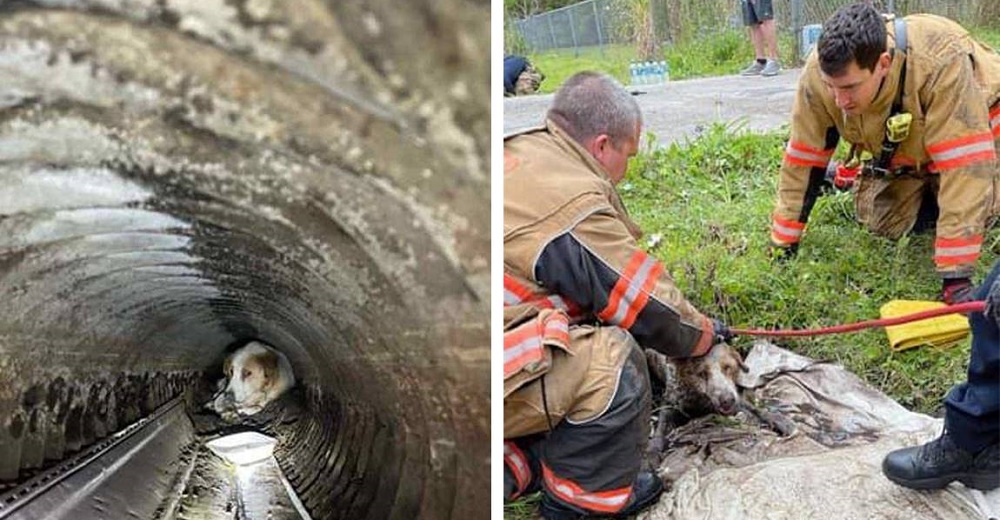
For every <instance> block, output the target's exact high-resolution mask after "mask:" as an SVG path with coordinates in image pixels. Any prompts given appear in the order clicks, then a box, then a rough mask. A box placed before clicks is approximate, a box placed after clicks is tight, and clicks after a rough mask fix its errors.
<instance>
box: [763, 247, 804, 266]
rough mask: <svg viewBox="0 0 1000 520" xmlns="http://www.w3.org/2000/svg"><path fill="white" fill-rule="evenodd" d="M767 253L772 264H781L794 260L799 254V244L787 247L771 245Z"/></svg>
mask: <svg viewBox="0 0 1000 520" xmlns="http://www.w3.org/2000/svg"><path fill="white" fill-rule="evenodd" d="M769 253H770V255H771V261H772V262H778V263H783V262H786V261H788V260H791V259H792V258H795V255H797V254H798V253H799V244H798V243H795V244H791V245H788V246H776V245H774V244H771V248H770V250H769Z"/></svg>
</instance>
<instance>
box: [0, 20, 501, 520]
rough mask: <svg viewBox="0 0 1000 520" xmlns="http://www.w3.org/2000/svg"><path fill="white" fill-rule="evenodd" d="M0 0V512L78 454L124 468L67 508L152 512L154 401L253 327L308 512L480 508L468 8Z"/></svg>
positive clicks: (166, 449)
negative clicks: (290, 393) (111, 458)
mask: <svg viewBox="0 0 1000 520" xmlns="http://www.w3.org/2000/svg"><path fill="white" fill-rule="evenodd" d="M0 11H2V12H0V494H2V493H7V495H5V498H4V499H3V500H0V516H2V515H4V508H7V509H8V511H10V510H11V507H12V506H11V504H14V503H16V502H18V501H19V500H20V501H24V500H25V497H27V496H29V495H31V494H32V493H40V492H41V491H40V490H44V489H51V488H52V486H53V484H52V482H53V480H51V479H52V477H44V478H42V477H38V475H41V474H43V473H45V471H49V472H51V471H53V470H55V471H56V472H58V471H60V470H63V471H64V473H65V472H69V471H71V470H72V471H76V472H77V476H78V477H80V476H81V475H83V476H85V475H86V471H83V470H79V471H78V470H76V469H74V468H76V467H81V466H82V465H83V464H84V462H86V461H87V460H90V459H88V457H89V455H88V454H89V453H91V452H93V450H97V449H108V450H110V449H118V450H122V451H123V452H126V451H127V452H129V453H131V454H132V455H133V456H135V457H138V458H139V459H140V460H139V461H138V462H137V463H130V466H129V467H133V466H135V467H141V466H143V465H144V462H143V460H141V459H142V458H143V457H146V455H145V454H149V456H148V457H147V459H148V460H146V461H145V466H149V467H148V468H146V471H147V473H142V472H141V471H142V470H141V469H134V470H133V469H130V470H128V471H129V472H133V471H134V473H129V474H128V475H126V476H125V477H124V478H123V479H122V480H121V482H120V483H118V484H114V485H110V486H108V487H106V488H105V490H104V491H102V493H104V494H105V495H104V496H102V497H98V498H95V497H87V496H84V497H83V498H80V496H79V495H80V493H79V490H77V491H72V490H70V491H67V493H70V494H71V495H72V494H74V493H75V495H74V496H76V499H79V500H80V501H81V502H80V503H81V504H83V505H82V506H81V507H83V509H84V510H86V511H90V512H91V514H92V516H93V517H95V518H97V517H104V518H121V517H124V516H119V515H125V514H129V515H133V516H134V517H138V518H153V517H166V516H168V515H167V513H168V512H170V511H173V512H177V511H178V510H177V508H176V503H177V496H176V495H177V494H178V493H180V492H181V490H184V489H185V486H184V482H183V478H184V476H185V474H186V473H185V468H184V466H185V462H184V460H187V459H184V456H185V455H184V454H185V453H188V452H189V451H190V450H191V449H192V448H191V443H192V442H195V441H194V439H195V437H194V436H193V435H192V431H193V430H192V427H191V426H190V420H189V419H188V414H179V413H177V412H176V410H183V409H184V408H182V407H181V406H180V405H179V404H178V403H182V401H179V400H178V398H179V397H182V396H184V395H185V394H188V395H190V393H191V392H189V390H190V389H192V388H193V387H194V386H195V384H196V383H197V382H199V381H202V380H204V379H205V378H206V377H209V376H211V375H215V376H218V375H219V374H218V373H215V374H213V373H212V371H213V370H218V367H219V365H220V364H221V361H222V358H223V357H224V355H225V351H226V349H227V348H228V347H230V346H232V345H234V344H237V343H238V342H240V341H246V340H249V339H252V338H257V339H260V340H263V341H265V342H267V343H269V344H271V345H274V346H275V347H276V348H277V349H279V350H280V351H281V352H283V353H284V354H285V355H286V356H287V357H288V358H289V359H290V361H291V363H292V365H293V367H294V370H295V373H296V377H297V379H298V380H299V383H300V389H299V390H298V392H297V395H298V396H299V399H300V403H301V406H300V408H299V410H300V413H297V414H295V415H294V416H291V415H287V414H286V415H282V414H280V413H279V414H277V416H276V417H277V419H275V420H274V421H272V422H270V423H268V424H266V425H265V426H264V427H263V429H265V430H267V433H269V434H271V435H273V436H274V437H275V438H276V439H277V440H278V443H277V447H276V448H275V457H276V459H277V461H278V464H279V466H280V467H281V469H282V471H283V472H284V474H285V476H286V477H287V480H288V481H289V482H290V483H291V487H292V488H294V490H295V492H296V493H297V494H298V497H299V499H301V501H302V503H303V504H304V506H305V509H306V510H308V512H309V514H310V515H311V516H312V517H313V518H372V519H375V518H398V519H404V518H405V519H409V518H477V517H478V518H486V517H487V516H488V514H489V512H488V507H487V504H488V503H489V485H488V483H489V474H488V473H489V471H488V454H489V451H488V439H489V401H488V391H489V352H488V347H489V330H488V323H489V320H488V314H489V305H488V300H489V289H488V286H489V283H488V281H489V261H488V260H489V192H490V180H489V166H488V165H489V162H488V161H489V153H488V150H489V145H488V139H489V88H488V84H487V83H488V79H489V34H490V31H489V3H488V2H487V1H486V0H413V1H405V2H400V1H390V0H364V1H363V0H329V1H326V2H324V1H320V0H294V1H293V0H236V1H232V0H199V1H190V0H78V1H74V0H51V1H44V0H40V1H35V2H25V1H13V2H11V1H7V2H3V3H2V4H0ZM192 408H194V406H193V405H192V404H191V400H190V399H189V400H188V406H187V411H188V412H189V414H190V413H192V412H193V410H192ZM176 417H179V418H176ZM137 421H139V425H138V426H136V423H137ZM129 425H133V426H132V427H133V428H140V427H144V428H146V430H148V431H149V432H150V433H149V438H148V439H147V438H146V437H144V436H143V435H145V434H142V435H135V436H133V437H130V438H128V439H126V438H125V436H123V435H121V434H119V435H118V436H116V435H115V432H120V431H122V430H123V429H126V428H127V427H129ZM258 426H260V425H259V424H258ZM171 437H172V441H171V439H170V438H171ZM164 439H166V440H164ZM130 443H131V444H130ZM130 446H131V447H130ZM157 454H158V455H157ZM157 457H159V458H157ZM119 466H120V465H115V464H111V465H109V466H106V467H104V470H103V471H101V472H96V473H95V474H100V475H105V476H102V477H95V478H103V479H109V478H110V477H107V476H106V475H110V474H111V473H112V470H115V469H119ZM187 472H188V473H190V468H188V470H187ZM144 475H145V476H144ZM150 475H152V476H150ZM33 477H34V478H35V479H36V480H37V481H36V482H33V483H32V484H31V486H29V488H30V489H25V487H24V484H25V482H28V481H31V479H32V478H33ZM18 484H20V485H21V487H20V488H18V487H16V486H17V485H18ZM32 490H34V491H32ZM14 491H17V493H19V494H18V495H17V496H12V495H11V493H12V492H14ZM172 495H174V496H172ZM68 503H69V502H67V501H66V500H62V501H61V502H60V504H62V505H58V507H62V508H64V509H65V508H66V507H68V506H66V505H65V504H68ZM164 504H167V505H164ZM170 504H173V505H170ZM58 507H57V509H58ZM116 508H117V509H116ZM181 509H183V508H181ZM150 511H151V513H150ZM64 512H65V511H64ZM181 513H183V511H181ZM13 517H16V514H15V516H13ZM179 517H185V516H184V515H183V514H180V515H179ZM185 518H186V517H185Z"/></svg>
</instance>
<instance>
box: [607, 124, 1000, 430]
mask: <svg viewBox="0 0 1000 520" xmlns="http://www.w3.org/2000/svg"><path fill="white" fill-rule="evenodd" d="M786 139H787V131H784V132H772V133H767V134H758V133H752V132H748V131H744V130H743V129H742V128H741V127H740V126H739V125H738V124H733V125H728V126H726V125H721V124H717V125H715V126H712V127H710V128H708V129H707V130H706V131H705V132H704V133H703V134H701V135H700V136H697V137H696V138H694V139H691V140H689V141H688V142H686V143H682V144H674V145H672V146H670V147H667V148H661V149H657V150H649V151H647V153H644V154H642V155H641V156H640V157H639V158H638V159H637V160H635V161H634V163H633V164H632V166H631V168H630V170H629V176H628V178H627V179H626V181H625V182H624V183H623V184H622V186H621V191H622V196H623V197H624V199H625V201H626V204H627V205H628V207H629V209H630V211H631V212H632V216H633V217H634V218H635V219H636V220H637V221H638V222H639V223H640V225H642V226H643V228H644V229H645V230H646V231H647V233H648V234H650V235H652V234H659V235H661V236H662V244H663V245H662V246H660V247H659V248H657V249H656V250H655V252H654V253H655V254H656V256H657V257H658V258H660V259H661V260H662V261H663V262H664V263H665V264H666V266H667V268H668V270H669V271H670V272H671V273H672V274H673V275H674V277H675V279H676V281H677V283H678V285H679V287H680V288H681V290H682V291H683V292H684V294H685V295H687V297H688V298H689V299H690V300H691V301H692V303H694V304H695V305H696V306H697V307H699V308H700V309H702V310H703V311H704V312H705V313H707V314H710V315H713V316H718V317H720V318H722V319H724V320H725V321H726V322H727V323H729V324H731V325H732V326H739V327H753V328H760V327H794V328H811V327H820V326H827V325H834V324H838V323H847V322H854V321H860V320H864V319H870V318H874V317H877V316H878V313H879V307H880V306H881V305H882V304H884V303H886V302H888V301H889V300H893V299H927V300H933V299H936V298H937V296H938V292H939V291H940V280H939V278H938V277H937V275H936V274H935V272H934V265H933V262H932V260H931V252H932V248H933V238H934V237H933V234H922V235H917V236H906V237H904V238H903V239H901V240H899V241H890V240H886V239H882V238H879V237H877V236H875V235H873V234H872V233H870V232H868V231H867V230H866V229H864V228H863V227H861V226H860V225H859V224H857V223H856V222H855V221H854V205H853V198H852V196H851V195H850V194H849V193H841V194H835V195H828V196H825V197H822V198H821V199H820V200H819V201H818V203H817V204H816V207H815V208H814V210H813V213H812V216H811V217H810V220H809V230H808V232H807V234H806V236H805V238H804V239H803V242H802V244H801V250H800V252H799V255H798V256H797V257H796V258H794V259H792V260H791V261H788V262H785V263H774V262H772V261H771V259H770V257H769V254H768V231H769V224H770V213H771V211H772V209H773V205H774V194H775V193H776V186H777V175H776V172H777V171H778V167H779V165H780V162H781V154H782V149H783V143H784V141H785V140H786ZM984 249H985V250H986V253H985V254H984V255H983V258H981V261H980V265H979V266H978V274H979V275H980V277H981V276H983V275H985V273H986V271H987V270H988V268H989V267H990V265H992V262H993V260H994V259H995V258H996V254H997V252H998V250H1000V231H998V230H997V229H993V230H991V231H990V232H989V233H988V235H987V239H986V244H985V248H984ZM741 342H742V343H743V344H744V345H748V344H749V341H748V340H742V341H741ZM781 343H782V344H783V346H785V347H787V348H789V349H791V350H794V351H796V352H800V353H802V354H805V355H807V356H810V357H813V358H816V359H829V360H834V361H837V362H839V363H842V364H843V365H844V366H845V367H846V368H847V369H848V370H850V371H851V372H854V373H856V374H858V375H859V376H861V377H862V378H863V379H865V380H866V381H867V382H868V383H869V384H871V385H872V386H874V387H875V388H878V389H879V390H881V391H883V392H885V393H886V394H888V395H889V396H891V397H892V398H893V399H895V400H897V401H899V402H900V403H902V404H903V405H904V406H906V407H907V408H910V409H913V410H916V411H919V412H924V413H933V412H935V411H936V410H937V409H938V408H939V406H940V401H941V399H942V397H943V396H944V395H945V393H946V392H947V390H948V389H949V388H950V387H951V386H952V385H953V384H954V383H956V382H958V381H960V380H962V379H963V378H964V375H965V366H966V364H967V361H968V348H969V342H968V341H967V340H966V341H965V342H963V343H961V344H960V345H958V346H956V347H953V348H950V349H944V350H941V349H935V348H930V347H922V348H917V349H913V350H909V351H905V352H899V353H895V352H892V351H891V350H890V349H889V348H888V342H887V340H886V336H885V332H884V331H883V330H881V329H874V330H869V331H866V332H860V333H855V334H851V335H835V336H824V337H816V338H810V339H801V340H783V341H781Z"/></svg>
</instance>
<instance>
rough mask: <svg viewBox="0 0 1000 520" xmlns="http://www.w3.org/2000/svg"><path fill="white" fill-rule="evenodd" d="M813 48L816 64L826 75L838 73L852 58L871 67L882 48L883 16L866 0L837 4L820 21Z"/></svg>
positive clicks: (861, 64)
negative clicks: (865, 0)
mask: <svg viewBox="0 0 1000 520" xmlns="http://www.w3.org/2000/svg"><path fill="white" fill-rule="evenodd" d="M816 51H817V53H818V54H819V67H820V69H822V70H823V72H824V73H825V74H826V75H828V76H839V75H840V74H842V73H843V72H844V70H846V69H847V67H848V66H849V65H850V64H851V62H852V61H853V62H857V64H858V68H861V69H868V70H869V71H874V70H875V64H876V63H878V58H879V56H880V55H881V54H882V53H883V52H885V51H886V29H885V19H884V18H883V17H882V15H881V14H879V12H878V10H877V9H875V8H874V7H872V6H871V5H870V4H869V3H867V2H857V3H854V4H850V5H846V6H844V7H841V8H840V9H837V12H835V13H833V16H831V17H830V18H828V19H827V20H826V23H824V24H823V32H822V34H821V35H820V37H819V41H818V42H817V43H816Z"/></svg>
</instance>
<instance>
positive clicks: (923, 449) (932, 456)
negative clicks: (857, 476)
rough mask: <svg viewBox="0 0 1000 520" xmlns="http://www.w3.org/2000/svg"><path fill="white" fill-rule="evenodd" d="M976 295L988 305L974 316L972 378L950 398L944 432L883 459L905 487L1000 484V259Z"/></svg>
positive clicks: (887, 470)
mask: <svg viewBox="0 0 1000 520" xmlns="http://www.w3.org/2000/svg"><path fill="white" fill-rule="evenodd" d="M975 299H977V300H986V302H987V308H986V311H985V312H982V313H978V312H977V313H972V314H971V315H970V316H969V324H970V325H971V326H972V350H971V352H970V360H969V369H968V377H967V378H966V381H965V382H964V383H960V384H958V385H955V386H954V387H953V388H952V389H951V391H950V392H948V396H947V397H946V398H945V401H944V405H945V415H944V424H945V426H944V431H943V432H942V433H941V435H940V436H939V437H938V438H937V439H935V440H933V441H931V442H928V443H927V444H924V445H921V446H914V447H910V448H903V449H900V450H896V451H893V452H891V453H889V454H888V455H887V456H886V457H885V459H884V460H883V461H882V472H883V473H884V474H885V476H886V477H888V478H889V480H892V481H893V482H895V483H897V484H899V485H901V486H906V487H909V488H914V489H940V488H943V487H945V486H947V485H948V484H949V483H950V482H952V481H956V480H957V481H959V482H962V483H963V484H965V486H967V487H970V488H973V489H981V490H990V489H996V488H997V487H1000V261H998V262H996V263H995V264H993V271H992V272H991V273H990V274H989V276H987V277H986V281H985V282H984V283H983V285H982V286H981V287H980V288H979V290H978V292H977V293H976V294H975Z"/></svg>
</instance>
